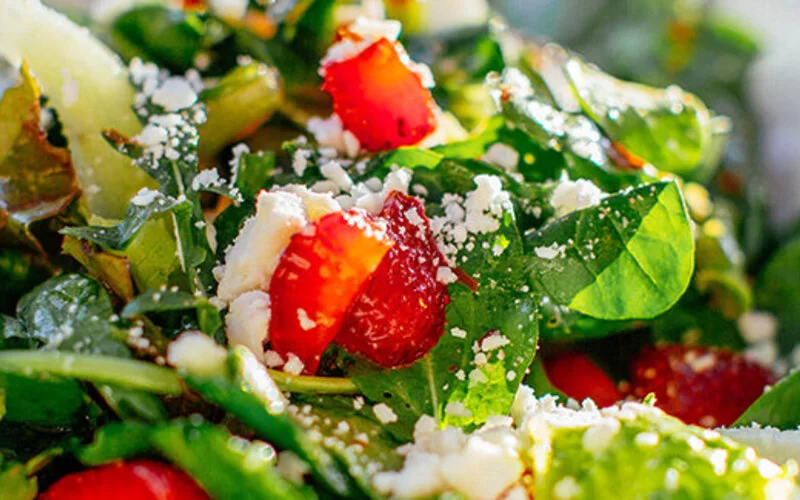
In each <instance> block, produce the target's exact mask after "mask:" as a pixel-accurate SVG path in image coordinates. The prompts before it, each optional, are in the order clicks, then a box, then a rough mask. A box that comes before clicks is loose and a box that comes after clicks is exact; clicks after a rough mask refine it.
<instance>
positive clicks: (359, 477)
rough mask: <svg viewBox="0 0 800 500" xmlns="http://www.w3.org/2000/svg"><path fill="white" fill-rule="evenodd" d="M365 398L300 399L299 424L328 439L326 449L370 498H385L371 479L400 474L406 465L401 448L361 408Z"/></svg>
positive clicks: (324, 441) (325, 440)
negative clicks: (383, 473) (382, 475)
mask: <svg viewBox="0 0 800 500" xmlns="http://www.w3.org/2000/svg"><path fill="white" fill-rule="evenodd" d="M361 401H363V398H361V397H356V398H349V397H343V396H314V397H297V398H295V399H294V403H295V404H296V405H297V407H298V409H299V410H298V412H297V415H298V417H297V418H298V421H299V422H300V423H301V424H302V425H303V426H304V427H306V428H307V429H308V431H309V432H318V433H320V434H321V435H323V436H326V439H324V440H323V443H324V446H326V447H327V448H328V450H329V451H330V452H331V453H333V454H334V455H335V456H336V457H337V458H338V459H339V460H340V461H341V462H342V463H344V464H345V465H346V466H347V469H348V471H349V472H350V474H351V475H352V476H353V478H354V479H355V480H356V482H357V483H358V486H359V487H360V488H361V490H362V491H364V492H365V493H366V494H367V495H368V496H369V497H370V498H374V499H379V498H383V496H382V495H380V494H379V493H377V492H376V491H375V488H374V487H373V485H372V478H373V477H374V475H375V474H376V473H378V472H381V471H388V470H397V469H399V468H400V467H401V466H402V465H403V458H402V456H401V455H400V454H399V453H397V451H396V448H397V446H398V445H399V444H400V443H398V442H397V441H395V440H394V439H392V437H391V436H390V435H388V433H387V432H386V431H385V430H384V428H383V427H382V426H381V424H380V423H378V422H377V421H376V420H375V419H374V416H373V415H370V414H369V413H368V407H361V409H360V410H356V409H355V406H360V403H361Z"/></svg>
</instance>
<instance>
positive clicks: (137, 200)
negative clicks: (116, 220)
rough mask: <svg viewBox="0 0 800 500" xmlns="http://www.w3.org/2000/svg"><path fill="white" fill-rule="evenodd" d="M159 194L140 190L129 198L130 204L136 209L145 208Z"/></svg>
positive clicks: (151, 190)
mask: <svg viewBox="0 0 800 500" xmlns="http://www.w3.org/2000/svg"><path fill="white" fill-rule="evenodd" d="M159 194H160V193H159V192H158V191H155V190H153V189H148V188H142V189H140V190H139V191H138V192H137V193H136V195H135V196H134V197H133V198H131V203H132V204H134V205H136V206H137V207H146V206H147V205H149V204H151V203H153V202H154V201H155V200H156V198H158V195H159Z"/></svg>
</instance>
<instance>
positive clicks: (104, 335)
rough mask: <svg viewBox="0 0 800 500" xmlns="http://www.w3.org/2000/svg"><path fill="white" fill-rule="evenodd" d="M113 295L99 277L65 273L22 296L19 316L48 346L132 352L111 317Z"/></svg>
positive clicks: (50, 347)
mask: <svg viewBox="0 0 800 500" xmlns="http://www.w3.org/2000/svg"><path fill="white" fill-rule="evenodd" d="M113 314H114V309H113V308H112V306H111V299H110V298H109V297H108V294H107V293H106V291H105V289H103V287H102V286H101V285H100V283H98V282H97V281H95V280H93V279H91V278H89V277H87V276H83V275H80V274H62V275H61V276H57V277H55V278H52V279H50V280H48V281H47V282H45V283H43V284H42V285H40V286H38V287H36V288H35V289H33V290H32V291H31V292H30V293H29V294H28V295H26V296H24V297H23V298H22V300H20V302H19V304H18V306H17V316H18V318H19V321H20V323H21V324H22V325H23V326H24V328H25V329H26V330H27V331H28V333H29V335H30V336H31V337H32V338H35V339H36V340H38V341H39V342H41V344H42V348H43V349H45V350H61V351H72V352H77V353H98V354H99V353H102V354H108V355H112V356H123V357H124V356H128V355H129V353H128V349H127V347H126V346H125V344H124V343H123V342H122V341H121V340H120V339H119V338H116V337H115V333H114V327H113V326H112V325H111V323H110V322H109V318H110V317H111V316H112V315H113Z"/></svg>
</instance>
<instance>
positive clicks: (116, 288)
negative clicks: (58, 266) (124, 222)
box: [61, 236, 134, 301]
mask: <svg viewBox="0 0 800 500" xmlns="http://www.w3.org/2000/svg"><path fill="white" fill-rule="evenodd" d="M61 250H62V252H63V253H65V254H67V255H69V256H71V257H72V258H73V259H75V260H77V261H78V262H79V263H80V264H81V265H82V266H83V268H84V269H85V270H86V272H87V273H88V274H89V275H90V276H92V277H93V278H95V279H97V280H100V281H101V282H102V283H104V284H105V285H106V286H107V287H109V288H110V289H111V290H112V291H113V292H114V293H115V294H116V295H117V296H118V297H119V298H120V299H122V300H123V301H129V300H131V299H133V294H134V291H133V279H132V278H131V272H130V262H129V261H128V260H127V259H126V258H125V257H121V256H119V255H114V254H111V253H107V252H103V251H100V250H98V249H96V248H93V247H92V245H90V244H89V243H87V242H85V241H80V240H78V239H77V238H73V237H72V236H65V237H64V241H63V243H62V244H61Z"/></svg>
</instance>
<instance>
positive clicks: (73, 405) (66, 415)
mask: <svg viewBox="0 0 800 500" xmlns="http://www.w3.org/2000/svg"><path fill="white" fill-rule="evenodd" d="M0 392H3V393H4V394H5V416H4V417H3V420H5V421H8V422H19V423H25V424H31V425H41V426H67V425H71V424H74V423H76V422H77V421H78V420H80V419H81V418H82V417H83V414H84V412H85V410H86V403H87V401H88V397H87V396H86V395H85V394H84V390H83V387H81V385H80V384H79V383H77V382H76V381H74V380H69V379H59V378H54V377H46V376H43V377H39V378H33V377H26V376H20V375H13V374H0Z"/></svg>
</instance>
